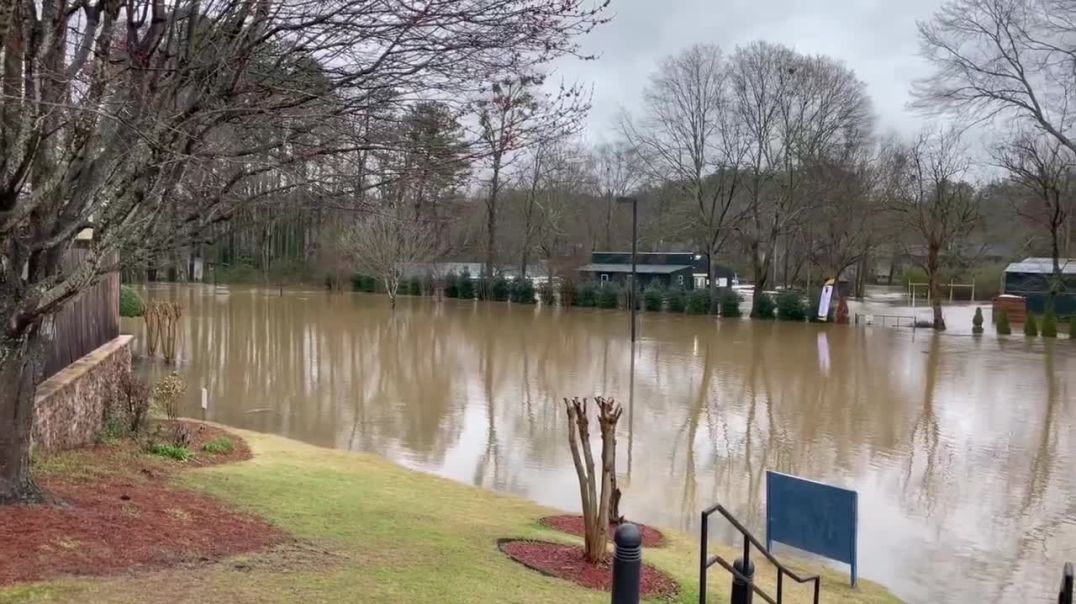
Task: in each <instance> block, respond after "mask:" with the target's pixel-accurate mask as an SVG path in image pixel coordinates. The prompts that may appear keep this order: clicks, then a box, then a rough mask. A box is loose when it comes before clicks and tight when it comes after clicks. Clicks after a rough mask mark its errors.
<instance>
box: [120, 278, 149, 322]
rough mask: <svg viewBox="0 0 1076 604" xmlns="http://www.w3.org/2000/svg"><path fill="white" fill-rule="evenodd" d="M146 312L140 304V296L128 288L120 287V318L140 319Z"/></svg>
mask: <svg viewBox="0 0 1076 604" xmlns="http://www.w3.org/2000/svg"><path fill="white" fill-rule="evenodd" d="M145 311H146V305H145V303H143V302H142V296H139V295H138V292H136V291H135V290H134V289H132V288H131V287H129V286H126V285H121V286H120V316H121V317H141V316H142V313H144V312H145Z"/></svg>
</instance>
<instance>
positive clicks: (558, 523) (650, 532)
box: [538, 514, 665, 548]
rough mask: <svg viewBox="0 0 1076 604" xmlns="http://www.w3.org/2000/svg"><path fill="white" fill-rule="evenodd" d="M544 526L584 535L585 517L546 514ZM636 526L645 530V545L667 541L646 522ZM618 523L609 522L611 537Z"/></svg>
mask: <svg viewBox="0 0 1076 604" xmlns="http://www.w3.org/2000/svg"><path fill="white" fill-rule="evenodd" d="M538 522H540V523H541V524H542V526H546V527H549V528H551V529H555V530H558V531H560V532H562V533H568V534H569V535H575V536H576V537H582V536H583V533H584V531H583V517H582V516H575V515H572V514H565V515H563V516H546V517H545V518H542V519H541V520H539V521H538ZM632 524H634V525H635V526H637V527H639V529H640V530H641V531H642V532H643V547H644V548H646V547H660V546H661V545H663V544H664V543H665V535H663V534H661V531H659V530H658V529H656V528H653V527H650V526H646V525H645V524H639V523H637V522H633V523H632ZM616 527H617V525H615V524H612V523H610V524H609V539H610V540H612V539H613V533H615V532H616Z"/></svg>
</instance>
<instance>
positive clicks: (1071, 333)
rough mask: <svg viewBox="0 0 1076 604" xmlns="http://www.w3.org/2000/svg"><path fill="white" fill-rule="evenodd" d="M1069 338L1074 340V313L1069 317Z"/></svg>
mask: <svg viewBox="0 0 1076 604" xmlns="http://www.w3.org/2000/svg"><path fill="white" fill-rule="evenodd" d="M1069 339H1070V340H1076V315H1072V316H1071V317H1069Z"/></svg>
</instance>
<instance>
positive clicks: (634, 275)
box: [616, 197, 639, 344]
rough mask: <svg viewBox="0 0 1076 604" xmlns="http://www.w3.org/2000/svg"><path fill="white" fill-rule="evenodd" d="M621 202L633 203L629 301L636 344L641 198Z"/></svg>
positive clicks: (625, 198) (620, 201) (632, 341)
mask: <svg viewBox="0 0 1076 604" xmlns="http://www.w3.org/2000/svg"><path fill="white" fill-rule="evenodd" d="M616 200H617V202H619V203H631V286H630V289H629V290H628V302H629V304H631V343H632V344H635V334H636V327H635V323H636V321H635V313H636V312H637V311H638V307H639V300H638V296H637V295H636V292H637V291H638V287H637V282H638V270H639V264H638V260H639V199H638V198H636V197H617V198H616Z"/></svg>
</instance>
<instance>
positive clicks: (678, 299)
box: [666, 287, 687, 312]
mask: <svg viewBox="0 0 1076 604" xmlns="http://www.w3.org/2000/svg"><path fill="white" fill-rule="evenodd" d="M668 300H669V303H668V305H667V307H666V310H668V311H669V312H684V307H685V306H687V293H686V292H685V291H684V288H682V287H674V288H672V289H670V290H669V295H668Z"/></svg>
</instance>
